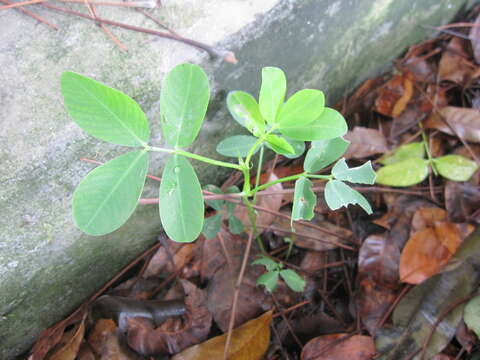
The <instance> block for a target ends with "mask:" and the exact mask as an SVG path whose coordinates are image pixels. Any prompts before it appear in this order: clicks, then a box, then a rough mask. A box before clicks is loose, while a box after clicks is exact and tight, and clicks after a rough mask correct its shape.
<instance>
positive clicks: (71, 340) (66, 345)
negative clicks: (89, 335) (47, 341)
mask: <svg viewBox="0 0 480 360" xmlns="http://www.w3.org/2000/svg"><path fill="white" fill-rule="evenodd" d="M84 334H85V322H84V320H82V321H81V322H80V323H79V324H78V325H77V326H76V327H74V328H73V329H72V330H70V331H67V332H65V333H64V334H63V336H62V339H61V340H60V342H59V343H58V344H57V346H56V347H55V348H54V349H53V350H52V351H51V355H48V356H47V360H75V358H76V357H77V354H78V350H79V349H80V345H81V343H82V340H83V335H84Z"/></svg>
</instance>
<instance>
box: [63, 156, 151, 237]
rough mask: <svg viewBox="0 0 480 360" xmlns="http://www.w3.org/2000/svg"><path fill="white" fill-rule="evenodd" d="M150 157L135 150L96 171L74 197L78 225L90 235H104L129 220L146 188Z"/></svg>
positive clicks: (75, 218)
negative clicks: (144, 187)
mask: <svg viewBox="0 0 480 360" xmlns="http://www.w3.org/2000/svg"><path fill="white" fill-rule="evenodd" d="M147 169H148V154H147V153H146V152H145V151H143V150H142V151H132V152H129V153H127V154H125V155H121V156H119V157H117V158H115V159H113V160H110V161H109V162H107V163H105V164H104V165H102V166H99V167H97V168H95V169H93V170H92V171H91V172H90V173H89V174H88V175H87V176H86V177H85V178H84V179H83V180H82V181H81V182H80V184H79V185H78V187H77V189H76V190H75V192H74V194H73V218H74V221H75V225H76V226H78V228H79V229H80V230H82V231H83V232H85V233H87V234H89V235H95V236H98V235H105V234H108V233H110V232H112V231H114V230H116V229H118V228H119V227H120V226H122V225H123V223H125V221H127V219H128V218H129V217H130V215H132V213H133V211H134V210H135V208H136V207H137V204H138V199H140V195H141V194H142V190H143V186H144V185H145V177H146V176H147Z"/></svg>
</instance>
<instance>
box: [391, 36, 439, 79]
mask: <svg viewBox="0 0 480 360" xmlns="http://www.w3.org/2000/svg"><path fill="white" fill-rule="evenodd" d="M436 42H437V40H436V39H430V40H426V41H424V42H422V43H420V44H415V45H412V46H410V48H409V49H408V51H407V54H406V55H405V56H404V58H403V59H402V60H401V62H400V63H399V64H398V67H399V68H400V70H401V71H402V72H409V73H411V74H412V75H413V78H414V79H415V80H416V81H420V82H427V83H429V82H434V81H435V76H436V68H435V64H433V61H432V62H430V61H429V59H430V58H431V57H432V56H433V55H435V54H436V53H437V52H438V51H440V50H441V49H440V48H437V47H436V46H437V45H436Z"/></svg>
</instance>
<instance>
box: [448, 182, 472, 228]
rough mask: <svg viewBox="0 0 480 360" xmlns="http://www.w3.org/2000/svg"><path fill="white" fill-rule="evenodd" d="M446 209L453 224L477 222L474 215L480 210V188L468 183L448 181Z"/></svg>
mask: <svg viewBox="0 0 480 360" xmlns="http://www.w3.org/2000/svg"><path fill="white" fill-rule="evenodd" d="M445 207H446V209H447V211H448V217H449V219H450V221H452V222H469V221H475V219H473V218H472V215H473V214H474V212H475V211H476V210H478V209H480V188H479V187H478V186H476V185H473V184H470V183H468V182H456V181H447V184H446V185H445Z"/></svg>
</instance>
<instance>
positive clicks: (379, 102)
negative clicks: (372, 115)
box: [374, 73, 414, 117]
mask: <svg viewBox="0 0 480 360" xmlns="http://www.w3.org/2000/svg"><path fill="white" fill-rule="evenodd" d="M411 77H412V76H411V75H410V74H409V73H404V74H399V75H395V76H393V77H392V78H391V79H390V80H388V81H387V82H386V83H385V85H383V86H382V87H381V88H380V89H379V91H378V97H377V99H376V100H375V107H374V110H375V111H377V112H379V113H380V114H382V115H385V116H389V117H396V116H399V115H400V114H401V113H402V112H403V111H404V110H405V108H406V106H407V104H408V103H409V101H410V99H411V98H412V96H413V92H414V91H413V90H414V89H413V82H412V80H411Z"/></svg>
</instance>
